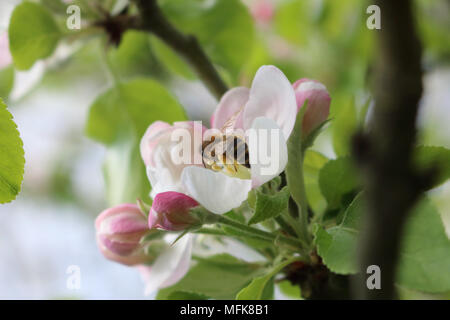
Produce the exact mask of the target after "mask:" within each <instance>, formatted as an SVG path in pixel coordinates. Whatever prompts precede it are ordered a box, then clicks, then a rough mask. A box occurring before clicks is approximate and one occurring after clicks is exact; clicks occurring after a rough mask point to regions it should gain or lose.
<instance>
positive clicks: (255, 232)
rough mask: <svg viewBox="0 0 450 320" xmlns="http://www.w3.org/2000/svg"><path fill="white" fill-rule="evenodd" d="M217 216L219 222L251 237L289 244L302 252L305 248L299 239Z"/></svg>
mask: <svg viewBox="0 0 450 320" xmlns="http://www.w3.org/2000/svg"><path fill="white" fill-rule="evenodd" d="M216 216H217V222H218V223H220V224H223V225H226V226H229V227H232V228H234V229H237V230H240V231H242V232H244V233H247V234H249V235H254V236H256V237H259V238H261V239H265V240H269V241H272V242H275V241H280V242H283V243H285V244H288V245H290V246H292V247H294V248H296V249H298V250H301V249H303V248H304V247H305V245H304V243H303V242H302V241H300V240H298V239H294V238H291V237H286V236H284V235H275V234H273V233H270V232H267V231H263V230H261V229H257V228H254V227H250V226H248V225H246V224H243V223H240V222H237V221H234V220H231V219H229V218H227V217H225V216H223V215H216Z"/></svg>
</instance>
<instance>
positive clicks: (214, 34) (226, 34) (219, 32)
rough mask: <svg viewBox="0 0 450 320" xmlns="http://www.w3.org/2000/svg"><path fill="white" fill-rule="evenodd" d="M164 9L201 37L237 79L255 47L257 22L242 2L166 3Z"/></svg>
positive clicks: (194, 0) (210, 52) (175, 0)
mask: <svg viewBox="0 0 450 320" xmlns="http://www.w3.org/2000/svg"><path fill="white" fill-rule="evenodd" d="M160 4H161V7H162V9H163V11H164V12H165V14H167V16H168V17H169V19H170V20H171V21H172V22H173V23H174V24H175V25H176V26H177V27H179V28H180V29H181V30H183V31H184V32H185V33H188V34H193V35H194V36H196V37H197V38H198V40H199V41H200V44H201V45H202V47H203V48H204V49H205V50H206V52H207V54H208V55H209V56H210V57H211V59H212V61H213V62H214V63H215V64H218V65H220V66H222V67H223V68H224V69H225V70H228V71H230V72H231V74H232V75H233V76H234V78H236V77H237V75H238V73H239V71H240V70H241V68H242V66H243V65H244V64H245V63H246V62H247V61H248V58H249V57H250V55H251V51H252V47H253V37H254V27H253V19H252V17H251V16H250V14H249V12H248V10H247V7H246V6H245V5H244V4H243V3H242V2H241V1H239V0H216V1H213V2H207V1H198V0H186V1H178V0H165V1H161V2H160Z"/></svg>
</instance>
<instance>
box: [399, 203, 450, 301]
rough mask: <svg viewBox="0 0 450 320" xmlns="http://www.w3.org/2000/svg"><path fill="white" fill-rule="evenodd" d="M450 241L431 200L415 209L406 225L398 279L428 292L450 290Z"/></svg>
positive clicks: (407, 285)
mask: <svg viewBox="0 0 450 320" xmlns="http://www.w3.org/2000/svg"><path fill="white" fill-rule="evenodd" d="M449 270H450V240H449V239H448V237H447V234H446V233H445V229H444V225H443V223H442V220H441V217H440V215H439V213H438V212H437V210H436V208H435V207H434V206H433V205H432V203H431V201H430V200H428V199H426V198H425V199H424V200H422V201H421V202H420V203H419V204H418V205H417V206H416V207H415V208H414V210H413V212H411V216H410V218H409V220H408V221H407V224H406V226H405V235H404V237H403V240H402V249H401V252H400V261H399V264H398V269H397V282H398V283H399V284H400V285H402V286H404V287H406V288H410V289H416V290H420V291H424V292H430V293H433V292H440V293H441V292H446V291H449V290H450V272H449Z"/></svg>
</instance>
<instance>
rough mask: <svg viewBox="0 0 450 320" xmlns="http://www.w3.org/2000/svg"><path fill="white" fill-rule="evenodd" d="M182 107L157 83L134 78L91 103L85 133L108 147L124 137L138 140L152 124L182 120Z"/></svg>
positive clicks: (183, 114)
mask: <svg viewBox="0 0 450 320" xmlns="http://www.w3.org/2000/svg"><path fill="white" fill-rule="evenodd" d="M185 119H186V115H185V113H184V110H183V108H182V107H181V106H180V104H179V103H178V102H177V101H176V100H175V98H173V97H172V95H170V93H169V92H168V91H167V90H166V89H165V88H164V87H163V86H161V85H160V84H159V83H158V82H156V81H155V80H151V79H143V78H142V79H135V80H132V81H129V82H125V83H120V84H118V85H117V86H116V87H114V88H111V89H109V90H108V91H106V92H105V93H103V94H102V95H100V96H99V97H98V98H97V99H96V100H95V101H94V103H93V104H92V106H91V108H90V111H89V116H88V121H87V126H86V132H87V135H88V136H90V137H91V138H92V139H94V140H97V141H99V142H102V143H104V144H111V143H113V142H116V141H117V140H119V139H120V137H121V136H123V135H124V133H125V134H130V133H132V134H134V135H135V136H136V138H137V139H139V140H140V139H141V137H142V136H143V134H144V133H145V130H146V129H147V127H148V126H149V125H150V124H151V123H152V122H154V121H157V120H160V121H166V122H170V123H172V122H174V121H182V120H185Z"/></svg>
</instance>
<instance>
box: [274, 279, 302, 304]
mask: <svg viewBox="0 0 450 320" xmlns="http://www.w3.org/2000/svg"><path fill="white" fill-rule="evenodd" d="M278 288H280V291H281V293H283V294H284V295H286V296H288V297H289V298H293V299H298V300H303V298H302V295H301V291H300V286H296V285H293V284H292V283H291V282H290V281H289V280H283V281H281V282H280V283H278Z"/></svg>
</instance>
